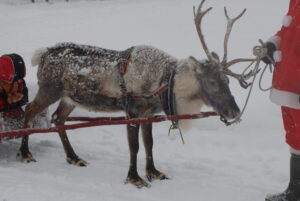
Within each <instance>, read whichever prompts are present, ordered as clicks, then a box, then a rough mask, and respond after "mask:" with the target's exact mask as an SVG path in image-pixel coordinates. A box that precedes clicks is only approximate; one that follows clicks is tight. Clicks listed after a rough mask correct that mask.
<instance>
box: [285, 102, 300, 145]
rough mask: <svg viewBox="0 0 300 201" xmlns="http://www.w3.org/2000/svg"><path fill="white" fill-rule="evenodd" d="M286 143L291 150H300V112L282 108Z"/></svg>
mask: <svg viewBox="0 0 300 201" xmlns="http://www.w3.org/2000/svg"><path fill="white" fill-rule="evenodd" d="M281 112H282V119H283V124H284V129H285V132H286V135H285V137H286V142H287V143H288V145H290V147H291V148H293V149H296V150H300V110H298V109H293V108H288V107H284V106H282V107H281Z"/></svg>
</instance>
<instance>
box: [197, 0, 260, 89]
mask: <svg viewBox="0 0 300 201" xmlns="http://www.w3.org/2000/svg"><path fill="white" fill-rule="evenodd" d="M204 2H205V0H202V1H201V3H200V5H199V6H198V8H197V11H196V8H195V6H194V7H193V9H194V21H195V25H196V30H197V33H198V36H199V39H200V42H201V45H202V47H203V50H204V51H205V54H206V55H207V57H208V60H209V61H212V62H215V63H216V64H218V65H219V66H220V68H221V69H220V70H222V71H223V73H224V74H226V75H229V76H231V77H234V78H236V79H238V81H239V83H240V85H241V86H242V87H243V88H247V87H248V86H249V85H251V83H247V82H246V80H247V79H249V78H250V77H252V76H254V75H255V74H257V73H258V71H255V72H254V71H252V70H250V71H249V72H248V73H247V74H246V73H243V74H237V73H234V72H232V71H230V70H229V67H230V66H232V65H234V64H237V63H240V62H252V64H253V62H255V61H256V60H257V59H256V58H253V59H248V58H238V59H234V60H232V61H229V62H227V56H228V53H227V52H228V41H229V37H230V34H231V31H232V28H233V25H234V23H235V22H236V21H237V20H239V19H240V18H241V17H242V16H243V15H244V14H245V12H246V10H247V9H244V10H243V11H242V12H241V13H240V14H239V15H238V16H236V17H235V18H230V17H229V15H228V12H227V8H226V7H224V13H225V17H226V19H227V28H226V33H225V37H224V56H223V59H222V62H220V61H219V60H218V59H216V58H215V57H214V56H213V53H211V52H210V51H209V49H208V47H207V45H206V42H205V40H204V35H203V33H202V29H201V23H202V19H203V17H204V16H205V15H206V14H207V13H208V12H209V11H210V10H211V9H212V7H210V8H208V9H206V10H204V11H203V10H202V6H203V4H204ZM247 69H248V68H247Z"/></svg>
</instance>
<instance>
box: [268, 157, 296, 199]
mask: <svg viewBox="0 0 300 201" xmlns="http://www.w3.org/2000/svg"><path fill="white" fill-rule="evenodd" d="M266 201H300V156H299V155H295V154H292V155H291V162H290V183H289V186H288V188H287V189H286V190H285V191H284V192H283V193H279V194H275V195H269V196H267V197H266Z"/></svg>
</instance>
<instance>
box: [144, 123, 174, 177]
mask: <svg viewBox="0 0 300 201" xmlns="http://www.w3.org/2000/svg"><path fill="white" fill-rule="evenodd" d="M142 133H143V140H144V146H145V150H146V177H147V179H148V180H149V181H150V182H151V181H152V180H153V179H159V180H164V179H168V177H167V176H166V175H165V174H164V173H162V172H160V171H158V170H157V169H156V168H155V166H154V162H153V155H152V148H153V137H152V123H151V122H149V123H143V124H142Z"/></svg>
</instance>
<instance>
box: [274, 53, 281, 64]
mask: <svg viewBox="0 0 300 201" xmlns="http://www.w3.org/2000/svg"><path fill="white" fill-rule="evenodd" d="M273 58H274V61H275V62H281V60H282V52H281V51H275V52H274V54H273Z"/></svg>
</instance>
